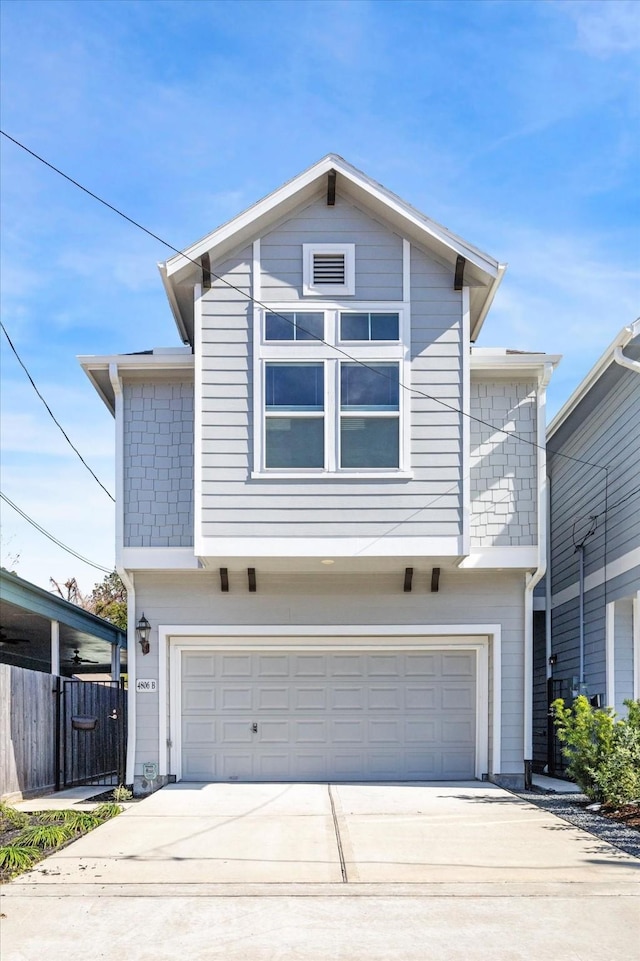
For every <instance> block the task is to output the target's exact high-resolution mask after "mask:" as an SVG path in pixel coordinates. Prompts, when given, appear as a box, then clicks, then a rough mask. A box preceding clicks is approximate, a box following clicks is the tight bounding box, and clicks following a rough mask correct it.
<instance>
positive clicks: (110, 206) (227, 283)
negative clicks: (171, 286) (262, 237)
mask: <svg viewBox="0 0 640 961" xmlns="http://www.w3.org/2000/svg"><path fill="white" fill-rule="evenodd" d="M0 134H2V136H3V137H6V138H7V140H10V141H11V142H12V143H14V144H15V145H16V146H17V147H20V148H21V149H22V150H24V151H25V152H26V153H28V154H30V155H31V156H32V157H34V158H35V159H36V160H38V161H40V163H42V164H44V165H45V166H46V167H49V169H50V170H53V171H54V173H57V174H59V176H61V177H63V178H64V179H65V180H68V181H69V183H71V184H73V185H74V187H77V188H78V189H79V190H82V191H83V193H85V194H87V195H88V196H89V197H92V198H93V199H94V200H97V201H98V203H100V204H102V205H103V206H104V207H107V208H108V209H109V210H111V211H113V213H115V214H117V215H118V216H119V217H122V218H123V219H124V220H126V221H128V223H130V224H132V225H133V226H134V227H137V228H138V230H141V231H143V233H145V234H147V236H149V237H152V238H153V239H154V240H157V241H158V242H159V243H161V244H162V245H163V246H164V247H167V248H168V249H169V250H172V251H173V252H174V253H176V254H179V255H180V256H181V257H184V258H185V260H188V261H189V263H192V264H194V266H196V267H197V268H198V270H202V269H203V267H202V264H201V263H198V261H197V260H193V259H192V258H191V257H189V256H188V254H185V253H184V251H182V250H179V249H178V248H177V247H174V246H173V244H170V243H169V242H168V241H167V240H164V239H163V238H162V237H160V236H158V234H155V233H154V232H153V231H152V230H149V229H148V228H147V227H144V226H143V225H142V224H141V223H139V222H138V221H137V220H134V219H133V218H132V217H129V216H128V214H125V213H124V211H122V210H120V209H119V208H118V207H115V206H114V205H113V204H110V203H108V202H107V201H106V200H103V198H102V197H99V196H98V194H96V193H94V192H93V191H92V190H89V189H88V187H85V186H84V185H83V184H81V183H79V182H78V181H77V180H74V179H73V177H70V176H69V175H68V174H66V173H64V171H62V170H60V169H59V168H58V167H56V166H54V164H52V163H50V162H49V161H48V160H45V159H44V157H41V156H40V155H39V154H37V153H36V152H35V151H33V150H31V149H30V148H29V147H27V146H26V145H25V144H23V143H21V142H20V141H19V140H16V138H15V137H12V136H10V135H9V134H8V133H6V132H5V131H4V130H1V129H0ZM209 274H210V276H211V277H214V278H215V279H216V280H219V281H220V282H221V283H223V284H225V286H227V287H229V288H230V289H231V290H235V291H237V292H238V293H239V294H241V295H242V296H243V297H246V298H247V300H249V301H250V302H251V303H253V304H255V305H256V306H257V307H261V308H262V309H263V310H266V311H268V312H269V313H272V314H275V315H276V316H277V317H280V318H281V319H282V320H284V321H285V322H286V323H288V324H290V325H292V326H293V322H292V321H291V320H290V319H289V318H288V317H286V316H284V315H282V314H279V313H278V312H277V311H274V310H273V309H272V308H271V307H269V306H268V305H267V304H264V303H262V301H260V300H258V299H257V298H255V297H252V296H251V294H249V293H247V291H246V290H243V289H242V288H241V287H237V286H236V285H235V284H232V283H231V282H230V281H228V280H227V279H226V278H225V277H221V276H220V275H219V274H216V273H214V272H213V271H212V270H209ZM307 333H308V334H310V336H311V337H312V338H313V339H314V340H317V341H318V342H319V343H321V344H324V345H325V346H326V347H328V348H329V349H331V350H335V351H336V352H337V353H339V354H342V355H343V356H344V357H346V358H347V360H350V361H351V362H352V363H354V364H358V365H359V366H360V367H364V368H366V369H367V370H370V371H372V372H373V373H374V374H376V375H378V376H380V377H384V378H385V380H393V382H394V383H396V381H395V379H394V378H391V377H389V376H388V375H387V374H384V373H382V371H380V370H378V369H377V368H375V367H371V366H370V365H369V364H366V363H365V362H364V361H362V360H359V359H358V358H357V357H353V356H352V355H351V354H349V353H348V352H347V351H346V350H343V349H342V348H340V347H337V346H336V345H335V344H329V343H328V342H327V341H326V340H324V338H322V337H318V336H317V334H313V333H312V332H311V331H307ZM398 386H399V387H400V388H402V390H405V391H407V392H408V393H409V394H413V395H414V396H418V397H424V398H425V399H426V400H430V401H433V402H434V403H436V404H440V405H441V406H442V407H445V408H446V409H447V410H450V411H452V412H453V413H455V414H458V415H460V416H462V417H467V418H468V419H469V420H472V421H475V422H476V423H478V424H482V425H483V426H484V427H488V428H490V429H491V430H492V431H495V432H496V433H500V434H504V435H505V436H506V437H512V438H517V439H518V440H520V441H521V442H522V443H524V444H529V445H530V446H531V447H535V448H537V449H538V450H543V451H546V452H547V454H554V456H556V457H563V458H564V459H565V460H569V461H572V462H573V463H576V464H583V465H585V466H586V467H595V468H596V469H597V470H604V471H606V470H608V468H607V467H604V466H603V465H602V464H594V463H593V462H592V461H588V460H584V459H582V458H580V457H573V456H572V455H571V454H565V453H563V452H561V451H551V450H548V449H547V448H546V447H544V446H543V445H542V444H538V443H536V441H533V440H530V439H529V438H528V437H521V436H520V435H519V434H517V433H515V432H514V431H508V430H505V429H504V427H500V426H498V425H497V424H491V423H490V422H489V421H486V420H483V419H482V418H480V417H476V416H475V415H474V414H471V413H469V412H467V411H464V410H461V409H460V408H459V407H456V406H455V405H454V404H448V403H447V402H446V401H444V400H441V399H440V398H439V397H434V396H433V395H431V394H427V393H426V392H425V391H423V390H420V389H419V388H417V387H408V386H407V385H406V384H403V383H402V381H399V382H398Z"/></svg>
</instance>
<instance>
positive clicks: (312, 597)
mask: <svg viewBox="0 0 640 961" xmlns="http://www.w3.org/2000/svg"><path fill="white" fill-rule="evenodd" d="M429 577H430V570H428V569H426V568H425V570H423V571H420V572H416V580H418V581H419V580H420V579H422V581H423V583H424V584H425V585H426V584H427V581H428V578H429ZM523 587H524V583H523V580H522V578H521V577H519V576H518V575H517V574H513V573H506V572H505V573H496V572H491V573H489V572H487V573H484V572H481V571H473V572H462V571H457V570H443V571H442V574H441V579H440V591H439V592H438V593H437V594H429V595H428V598H429V600H428V604H425V594H424V592H423V591H420V592H418V591H417V590H416V591H414V592H413V593H411V594H405V593H404V591H403V572H402V571H401V570H399V571H398V573H397V574H396V575H393V574H374V573H367V574H345V573H344V572H338V573H332V572H331V571H330V570H323V571H321V572H316V573H314V574H296V573H291V572H287V573H283V574H264V573H261V572H260V569H258V593H256V594H248V593H247V589H246V571H230V592H229V593H228V594H221V593H220V582H219V577H218V575H217V573H210V572H207V571H197V572H170V573H169V572H167V573H162V572H157V573H152V572H144V571H143V572H140V573H139V574H136V603H137V610H136V616H139V614H140V613H141V612H142V611H143V610H144V612H145V615H146V616H147V617H148V619H149V621H150V622H151V624H152V625H157V624H178V625H179V624H190V625H198V624H199V625H216V626H218V627H219V626H220V625H225V624H226V625H240V624H264V625H265V626H267V625H274V624H307V625H327V633H328V634H330V633H331V626H332V625H343V624H349V625H367V624H370V625H371V626H372V632H373V633H375V627H376V626H383V625H403V624H404V625H407V626H412V625H421V624H442V625H446V624H450V625H452V626H456V625H458V624H461V623H465V624H473V623H477V624H499V625H501V628H502V697H503V709H502V759H501V762H500V763H499V764H498V765H496V767H497V768H500V769H501V771H502V773H505V774H508V773H515V774H520V773H521V772H522V758H523V746H522V745H523V740H522V738H523V733H522V723H523V706H522V689H523V609H524V605H523ZM425 589H426V587H425ZM152 630H153V631H156V628H155V627H153V629H152ZM144 666H145V672H146V674H147V676H149V677H157V676H158V675H157V672H158V668H159V665H158V646H157V636H156V634H154V633H152V637H151V650H150V653H149V654H148V656H147V657H145V662H144ZM491 669H492V668H491V664H490V673H491ZM490 698H491V700H492V698H493V692H490ZM143 702H144V711H142V712H139V713H138V714H137V718H136V729H137V738H138V743H137V755H136V759H135V760H136V774H141V773H142V763H143V762H144V761H156V762H157V761H158V760H159V759H160V750H161V748H160V745H159V743H158V697H157V695H155V694H144V695H138V699H137V704H138V705H139V706H140V705H142V703H143ZM489 710H491V706H490V707H489ZM167 735H168V727H167ZM489 738H490V739H491V726H490V731H489ZM490 743H491V740H490ZM162 750H163V751H164V750H166V748H165V746H164V744H163V746H162Z"/></svg>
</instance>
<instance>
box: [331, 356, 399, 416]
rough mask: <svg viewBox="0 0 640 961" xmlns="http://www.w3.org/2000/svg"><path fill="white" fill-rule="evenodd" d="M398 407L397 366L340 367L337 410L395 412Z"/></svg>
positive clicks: (342, 365) (343, 365) (359, 365)
mask: <svg viewBox="0 0 640 961" xmlns="http://www.w3.org/2000/svg"><path fill="white" fill-rule="evenodd" d="M399 404H400V384H399V368H398V365H397V364H366V365H363V364H341V367H340V409H341V410H343V411H349V410H354V411H355V410H361V411H383V410H385V411H387V410H388V411H397V410H399Z"/></svg>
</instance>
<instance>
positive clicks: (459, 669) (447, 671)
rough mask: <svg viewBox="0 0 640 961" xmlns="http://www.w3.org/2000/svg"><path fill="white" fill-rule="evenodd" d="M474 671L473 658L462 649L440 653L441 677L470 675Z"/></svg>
mask: <svg viewBox="0 0 640 961" xmlns="http://www.w3.org/2000/svg"><path fill="white" fill-rule="evenodd" d="M474 673H475V658H474V655H473V654H471V653H467V652H464V651H460V652H452V653H444V654H443V655H442V676H443V677H472V676H473V675H474Z"/></svg>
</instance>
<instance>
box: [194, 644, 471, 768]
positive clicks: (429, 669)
mask: <svg viewBox="0 0 640 961" xmlns="http://www.w3.org/2000/svg"><path fill="white" fill-rule="evenodd" d="M181 689H182V751H181V753H182V777H183V779H185V780H191V781H195V780H197V781H202V780H204V781H227V780H238V781H273V780H292V781H295V780H298V781H306V780H318V781H323V780H377V781H379V780H382V781H384V780H440V779H451V778H457V779H465V778H472V777H474V774H475V743H476V694H475V691H476V658H475V653H474V652H473V651H464V650H461V651H454V650H446V651H437V650H434V651H425V652H418V651H397V652H396V651H394V652H367V653H364V652H357V653H356V652H354V653H311V652H309V653H284V652H283V653H275V652H274V653H258V652H255V653H250V652H224V651H217V652H214V651H198V652H195V651H193V652H192V651H185V652H183V654H182V685H181Z"/></svg>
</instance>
